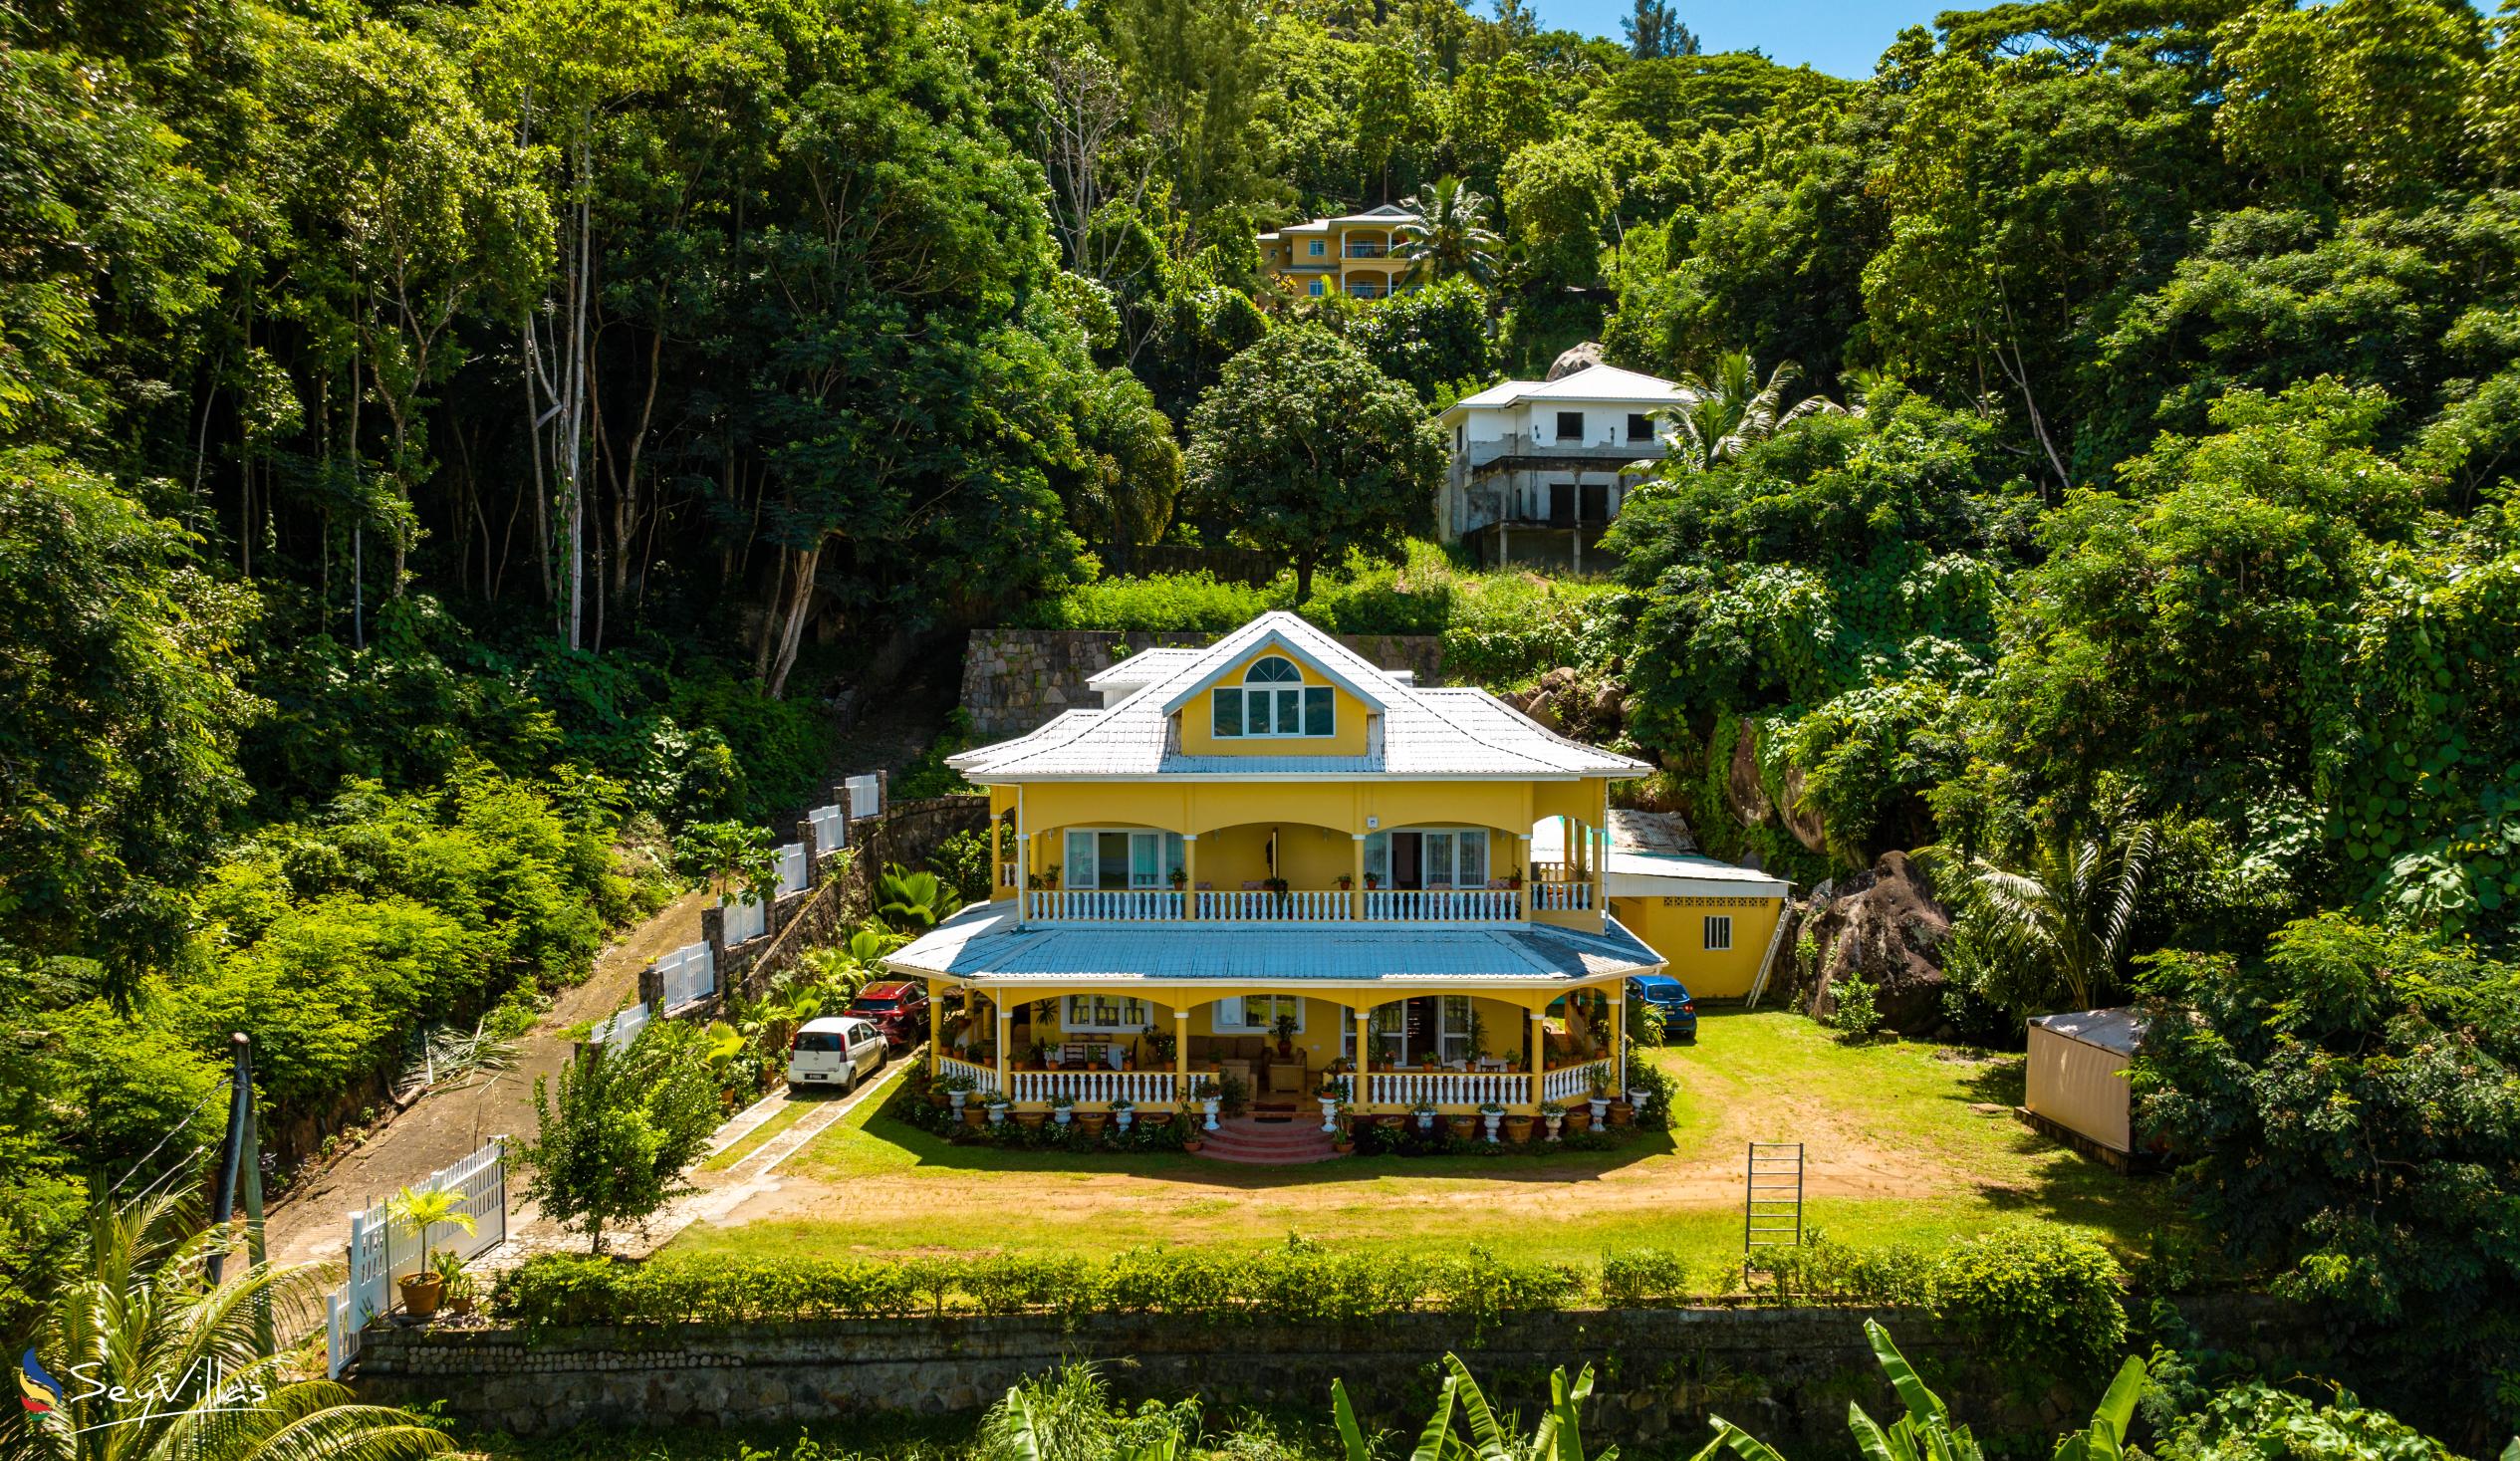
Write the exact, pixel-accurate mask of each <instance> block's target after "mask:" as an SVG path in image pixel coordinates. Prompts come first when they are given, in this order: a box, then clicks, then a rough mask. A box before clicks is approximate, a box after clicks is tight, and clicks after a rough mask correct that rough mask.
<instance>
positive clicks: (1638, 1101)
mask: <svg viewBox="0 0 2520 1461" xmlns="http://www.w3.org/2000/svg"><path fill="white" fill-rule="evenodd" d="M1652 1101H1653V1093H1652V1092H1650V1091H1647V1090H1645V1089H1643V1088H1642V1087H1630V1088H1629V1090H1628V1104H1629V1106H1630V1107H1631V1108H1632V1109H1634V1110H1635V1111H1636V1113H1637V1114H1638V1115H1639V1116H1641V1115H1643V1114H1644V1113H1645V1107H1646V1106H1647V1105H1649V1104H1651V1103H1652Z"/></svg>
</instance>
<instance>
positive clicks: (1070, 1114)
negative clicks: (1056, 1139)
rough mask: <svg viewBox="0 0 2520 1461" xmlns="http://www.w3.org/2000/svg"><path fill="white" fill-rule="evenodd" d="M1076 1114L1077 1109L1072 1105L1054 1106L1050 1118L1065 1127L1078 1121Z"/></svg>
mask: <svg viewBox="0 0 2520 1461" xmlns="http://www.w3.org/2000/svg"><path fill="white" fill-rule="evenodd" d="M1076 1113H1077V1109H1076V1107H1075V1106H1072V1105H1062V1106H1053V1107H1051V1110H1050V1118H1051V1119H1052V1120H1054V1121H1057V1122H1058V1123H1059V1124H1060V1125H1062V1126H1064V1125H1066V1124H1068V1122H1070V1121H1072V1120H1074V1119H1076Z"/></svg>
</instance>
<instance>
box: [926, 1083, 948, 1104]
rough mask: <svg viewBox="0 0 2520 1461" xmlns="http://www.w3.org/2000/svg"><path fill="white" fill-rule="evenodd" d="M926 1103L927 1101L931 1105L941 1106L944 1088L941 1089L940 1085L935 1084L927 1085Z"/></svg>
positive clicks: (943, 1098)
mask: <svg viewBox="0 0 2520 1461" xmlns="http://www.w3.org/2000/svg"><path fill="white" fill-rule="evenodd" d="M927 1103H928V1104H929V1105H933V1106H942V1105H943V1104H944V1103H945V1092H944V1089H943V1088H942V1087H937V1086H930V1087H928V1088H927Z"/></svg>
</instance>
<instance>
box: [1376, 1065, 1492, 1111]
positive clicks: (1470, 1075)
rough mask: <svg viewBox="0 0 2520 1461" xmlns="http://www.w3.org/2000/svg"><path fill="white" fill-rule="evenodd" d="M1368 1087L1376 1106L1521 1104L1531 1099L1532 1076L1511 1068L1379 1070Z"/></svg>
mask: <svg viewBox="0 0 2520 1461" xmlns="http://www.w3.org/2000/svg"><path fill="white" fill-rule="evenodd" d="M1368 1080H1369V1082H1370V1084H1369V1086H1368V1087H1367V1090H1368V1092H1369V1093H1370V1096H1371V1098H1372V1099H1373V1101H1374V1102H1375V1104H1377V1105H1415V1104H1416V1103H1417V1102H1419V1101H1421V1100H1430V1101H1433V1102H1434V1103H1435V1104H1437V1105H1483V1104H1485V1103H1487V1102H1488V1101H1494V1102H1496V1103H1497V1104H1498V1105H1521V1104H1523V1103H1524V1102H1526V1101H1528V1100H1530V1099H1531V1078H1530V1077H1529V1076H1524V1075H1518V1074H1515V1073H1513V1072H1510V1071H1502V1072H1498V1071H1378V1072H1376V1073H1375V1074H1374V1075H1373V1076H1371V1077H1369V1078H1368Z"/></svg>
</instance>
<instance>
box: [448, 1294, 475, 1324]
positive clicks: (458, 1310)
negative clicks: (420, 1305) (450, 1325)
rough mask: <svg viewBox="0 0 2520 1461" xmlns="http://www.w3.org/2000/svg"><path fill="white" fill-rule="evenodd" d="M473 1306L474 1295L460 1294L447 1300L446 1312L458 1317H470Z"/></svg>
mask: <svg viewBox="0 0 2520 1461" xmlns="http://www.w3.org/2000/svg"><path fill="white" fill-rule="evenodd" d="M472 1306H473V1297H472V1296H471V1295H470V1294H458V1295H456V1296H455V1297H454V1298H452V1299H449V1300H447V1301H446V1312H447V1313H448V1314H451V1315H453V1316H454V1317H455V1318H457V1319H470V1318H472Z"/></svg>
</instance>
